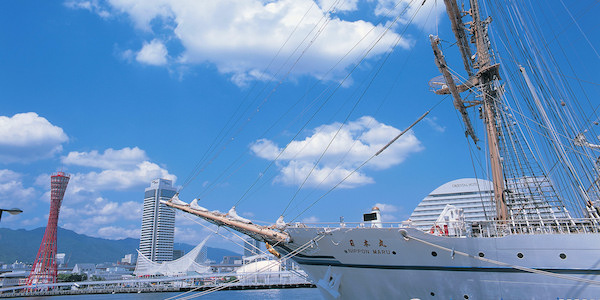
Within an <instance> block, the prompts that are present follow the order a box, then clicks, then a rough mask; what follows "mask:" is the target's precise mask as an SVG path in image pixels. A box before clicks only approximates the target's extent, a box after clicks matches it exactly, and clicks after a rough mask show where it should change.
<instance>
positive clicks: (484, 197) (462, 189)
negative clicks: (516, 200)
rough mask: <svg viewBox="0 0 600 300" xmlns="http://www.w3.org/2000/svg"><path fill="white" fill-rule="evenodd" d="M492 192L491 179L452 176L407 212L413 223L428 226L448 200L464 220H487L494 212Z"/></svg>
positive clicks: (426, 228)
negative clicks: (454, 177) (458, 210)
mask: <svg viewBox="0 0 600 300" xmlns="http://www.w3.org/2000/svg"><path fill="white" fill-rule="evenodd" d="M493 195H494V192H493V185H492V182H491V181H488V180H484V179H477V178H462V179H457V180H453V181H450V182H448V183H445V184H443V185H441V186H440V187H438V188H437V189H435V190H433V191H432V192H431V193H430V194H429V195H427V197H425V199H423V201H421V203H419V205H417V207H416V208H415V210H414V211H413V213H412V214H411V215H410V220H411V222H412V225H413V226H414V227H416V228H419V229H421V230H429V229H430V228H431V226H433V225H434V223H435V221H436V220H437V218H438V217H439V216H440V214H441V213H442V211H443V210H444V208H445V207H446V205H448V204H450V205H453V206H455V207H456V208H459V209H462V210H463V214H464V218H465V221H467V222H473V221H484V220H488V218H493V217H494V216H495V215H496V207H495V205H494V203H493V202H492V201H493V200H492V198H493Z"/></svg>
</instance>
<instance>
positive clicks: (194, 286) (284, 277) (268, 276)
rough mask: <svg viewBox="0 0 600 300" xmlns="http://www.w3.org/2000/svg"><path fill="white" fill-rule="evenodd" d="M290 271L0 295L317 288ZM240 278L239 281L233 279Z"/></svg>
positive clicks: (59, 286) (1, 292)
mask: <svg viewBox="0 0 600 300" xmlns="http://www.w3.org/2000/svg"><path fill="white" fill-rule="evenodd" d="M300 275H302V274H294V273H291V272H288V271H281V272H257V273H245V274H243V275H240V274H236V273H229V274H203V275H196V276H181V277H159V278H135V279H129V280H113V281H80V282H62V283H56V284H40V285H36V286H13V287H7V288H1V289H0V298H15V297H34V296H59V295H85V294H121V293H157V292H187V291H191V290H193V291H198V292H201V291H205V290H208V289H211V288H214V287H221V286H223V285H225V286H223V287H222V290H252V289H285V288H314V287H316V286H315V285H314V284H312V283H311V282H308V281H307V280H305V279H304V278H303V276H300ZM236 279H239V281H237V282H233V281H235V280H236Z"/></svg>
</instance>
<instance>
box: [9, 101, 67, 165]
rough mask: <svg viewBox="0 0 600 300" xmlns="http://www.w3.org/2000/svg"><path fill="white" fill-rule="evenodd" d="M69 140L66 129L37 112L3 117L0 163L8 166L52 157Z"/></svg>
mask: <svg viewBox="0 0 600 300" xmlns="http://www.w3.org/2000/svg"><path fill="white" fill-rule="evenodd" d="M68 140H69V138H68V137H67V135H66V134H65V132H64V131H63V130H62V128H60V127H58V126H55V125H52V124H51V123H50V122H48V120H46V119H45V118H43V117H40V116H38V114H36V113H34V112H29V113H21V114H16V115H14V116H12V117H6V116H0V161H3V162H5V163H14V162H19V163H27V162H31V161H35V160H40V159H44V158H49V157H52V156H54V155H55V154H56V153H58V152H60V151H62V144H63V143H65V142H67V141H68Z"/></svg>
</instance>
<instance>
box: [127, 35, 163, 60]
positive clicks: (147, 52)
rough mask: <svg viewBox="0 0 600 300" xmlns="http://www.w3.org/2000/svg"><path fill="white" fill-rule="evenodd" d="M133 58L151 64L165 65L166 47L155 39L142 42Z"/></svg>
mask: <svg viewBox="0 0 600 300" xmlns="http://www.w3.org/2000/svg"><path fill="white" fill-rule="evenodd" d="M135 60H137V61H138V62H140V63H143V64H147V65H152V66H162V65H166V64H167V47H166V46H165V44H163V43H162V42H161V41H159V40H157V39H154V40H152V41H151V42H150V43H144V46H142V49H141V50H140V51H139V52H138V53H137V54H136V56H135Z"/></svg>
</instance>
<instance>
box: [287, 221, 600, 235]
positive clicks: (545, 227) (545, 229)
mask: <svg viewBox="0 0 600 300" xmlns="http://www.w3.org/2000/svg"><path fill="white" fill-rule="evenodd" d="M289 226H290V227H296V228H298V227H299V228H302V227H322V228H326V229H334V228H411V227H413V228H416V227H417V226H414V225H413V224H412V223H411V222H406V221H405V222H380V223H378V224H377V225H373V224H370V223H368V222H343V223H323V222H320V223H293V224H290V225H289ZM421 229H422V227H421ZM422 230H423V231H425V232H428V233H430V234H434V235H439V236H473V237H498V236H506V235H511V234H589V233H600V220H598V219H593V218H587V219H573V218H565V219H559V218H554V219H532V220H525V219H524V220H507V221H496V220H491V221H475V222H464V221H459V222H452V221H445V222H439V223H434V224H433V225H432V226H431V228H429V229H422Z"/></svg>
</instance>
